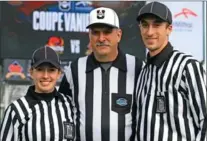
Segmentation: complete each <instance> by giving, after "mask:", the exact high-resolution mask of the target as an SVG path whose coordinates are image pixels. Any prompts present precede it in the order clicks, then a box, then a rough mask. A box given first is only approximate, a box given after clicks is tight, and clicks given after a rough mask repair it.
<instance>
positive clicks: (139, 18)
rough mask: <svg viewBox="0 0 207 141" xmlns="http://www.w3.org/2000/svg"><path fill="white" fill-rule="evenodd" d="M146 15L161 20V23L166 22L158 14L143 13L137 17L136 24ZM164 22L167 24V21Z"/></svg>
mask: <svg viewBox="0 0 207 141" xmlns="http://www.w3.org/2000/svg"><path fill="white" fill-rule="evenodd" d="M147 15H153V16H155V17H157V18H159V19H161V20H163V21H166V20H165V19H163V18H162V17H161V16H160V15H158V14H155V13H150V12H149V13H143V14H140V15H139V16H137V19H136V20H137V21H138V22H140V21H141V20H142V18H143V17H145V16H147ZM166 22H168V21H166Z"/></svg>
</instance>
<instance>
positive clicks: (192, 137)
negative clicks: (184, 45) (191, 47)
mask: <svg viewBox="0 0 207 141" xmlns="http://www.w3.org/2000/svg"><path fill="white" fill-rule="evenodd" d="M137 21H138V22H139V26H140V31H141V35H142V39H143V42H144V44H145V46H146V48H147V49H148V50H149V53H148V55H147V63H146V66H145V67H144V68H143V70H142V71H141V73H140V75H139V78H138V82H137V84H138V85H137V106H138V108H137V109H138V111H137V116H138V117H137V119H138V120H137V140H138V141H204V140H205V138H206V129H207V113H206V94H207V93H206V90H207V89H206V88H207V87H206V81H205V78H206V74H205V72H204V69H203V67H202V65H201V64H200V63H199V61H197V60H196V59H194V58H193V57H192V56H190V55H186V54H184V53H181V52H179V51H177V50H174V49H173V47H172V45H171V44H170V42H169V41H168V38H169V35H170V33H171V31H172V15H171V11H170V10H169V9H168V7H166V6H165V5H164V4H161V3H159V2H151V3H148V4H147V5H145V6H144V7H143V8H142V9H140V11H139V14H138V17H137Z"/></svg>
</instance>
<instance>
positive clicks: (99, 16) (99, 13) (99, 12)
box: [97, 10, 105, 19]
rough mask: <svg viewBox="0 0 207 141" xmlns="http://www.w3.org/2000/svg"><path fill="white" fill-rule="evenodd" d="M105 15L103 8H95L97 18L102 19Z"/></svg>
mask: <svg viewBox="0 0 207 141" xmlns="http://www.w3.org/2000/svg"><path fill="white" fill-rule="evenodd" d="M104 17H105V10H97V19H103V18H104Z"/></svg>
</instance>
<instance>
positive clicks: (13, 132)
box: [0, 105, 20, 141]
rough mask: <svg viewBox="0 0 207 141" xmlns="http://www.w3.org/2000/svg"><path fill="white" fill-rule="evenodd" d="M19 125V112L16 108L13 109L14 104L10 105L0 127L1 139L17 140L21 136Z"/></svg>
mask: <svg viewBox="0 0 207 141" xmlns="http://www.w3.org/2000/svg"><path fill="white" fill-rule="evenodd" d="M19 125H20V122H19V120H18V118H17V114H16V112H15V111H14V110H12V106H11V105H10V106H9V107H8V108H7V110H6V111H5V114H4V117H3V121H2V124H1V127H0V140H1V141H17V140H18V138H19V130H18V128H19Z"/></svg>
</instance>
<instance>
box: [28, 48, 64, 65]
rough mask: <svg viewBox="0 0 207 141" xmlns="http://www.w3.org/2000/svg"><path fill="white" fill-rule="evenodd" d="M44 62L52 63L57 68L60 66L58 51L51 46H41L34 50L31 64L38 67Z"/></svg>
mask: <svg viewBox="0 0 207 141" xmlns="http://www.w3.org/2000/svg"><path fill="white" fill-rule="evenodd" d="M42 63H50V64H52V65H53V66H54V67H56V68H60V59H59V56H58V55H57V53H56V52H55V51H54V50H53V49H52V48H50V47H47V46H45V47H41V48H39V49H37V50H35V51H34V53H33V55H32V62H31V66H32V67H34V68H36V67H37V66H39V65H40V64H42Z"/></svg>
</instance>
